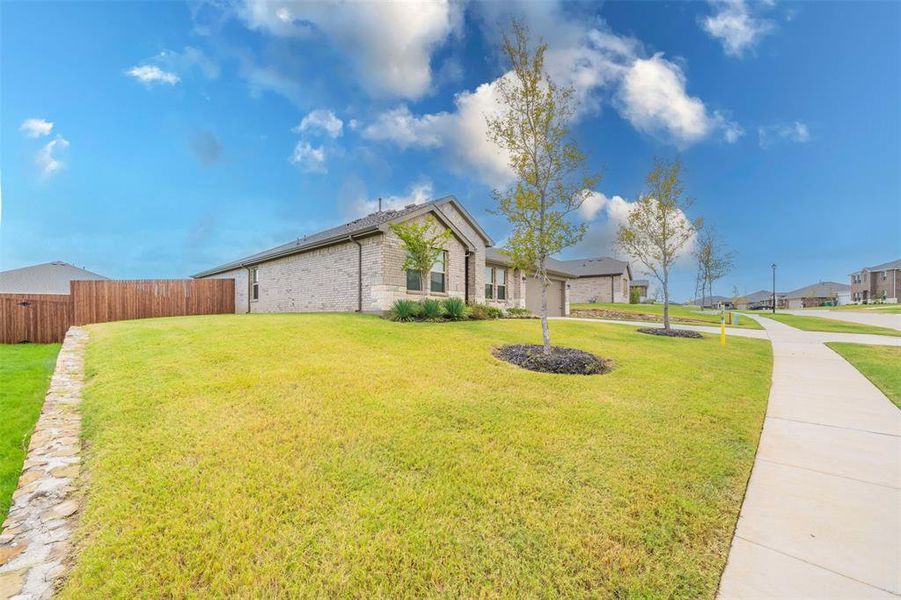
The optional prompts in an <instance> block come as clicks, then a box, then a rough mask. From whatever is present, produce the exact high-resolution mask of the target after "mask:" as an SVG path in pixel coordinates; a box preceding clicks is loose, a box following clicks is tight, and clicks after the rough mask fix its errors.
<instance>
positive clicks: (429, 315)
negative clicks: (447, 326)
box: [420, 298, 444, 321]
mask: <svg viewBox="0 0 901 600" xmlns="http://www.w3.org/2000/svg"><path fill="white" fill-rule="evenodd" d="M420 306H421V307H422V318H423V319H425V320H426V321H440V320H441V317H443V316H444V307H443V306H441V301H440V300H436V299H434V298H424V299H423V300H422V301H421V302H420Z"/></svg>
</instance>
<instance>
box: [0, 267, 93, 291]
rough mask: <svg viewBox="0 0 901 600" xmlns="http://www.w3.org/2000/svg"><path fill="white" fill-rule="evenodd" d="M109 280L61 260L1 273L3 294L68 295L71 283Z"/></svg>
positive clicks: (0, 286)
mask: <svg viewBox="0 0 901 600" xmlns="http://www.w3.org/2000/svg"><path fill="white" fill-rule="evenodd" d="M92 279H108V277H104V276H103V275H100V274H98V273H94V272H92V271H88V270H87V269H82V268H79V267H76V266H75V265H71V264H69V263H67V262H63V261H61V260H57V261H53V262H48V263H42V264H39V265H32V266H30V267H22V268H21V269H10V270H9V271H3V272H0V293H3V294H68V293H69V282H70V281H80V280H92Z"/></svg>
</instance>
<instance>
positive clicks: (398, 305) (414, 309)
mask: <svg viewBox="0 0 901 600" xmlns="http://www.w3.org/2000/svg"><path fill="white" fill-rule="evenodd" d="M421 316H422V305H421V304H419V302H414V301H412V300H395V301H394V304H392V305H391V310H389V311H388V318H389V319H390V320H392V321H415V320H416V319H418V318H420V317H421Z"/></svg>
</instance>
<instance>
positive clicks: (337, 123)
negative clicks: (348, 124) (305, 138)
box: [292, 108, 344, 139]
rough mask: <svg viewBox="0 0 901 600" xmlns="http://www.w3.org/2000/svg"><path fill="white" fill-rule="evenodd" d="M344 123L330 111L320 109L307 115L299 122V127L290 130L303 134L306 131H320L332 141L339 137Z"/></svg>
mask: <svg viewBox="0 0 901 600" xmlns="http://www.w3.org/2000/svg"><path fill="white" fill-rule="evenodd" d="M343 126H344V123H343V122H342V121H341V119H339V118H338V117H336V116H335V113H333V112H332V111H330V110H326V109H324V108H320V109H317V110H314V111H312V112H310V113H309V114H307V116H305V117H304V118H303V119H302V120H301V121H300V125H298V126H297V127H295V128H294V129H292V131H294V132H295V133H305V132H307V131H311V132H315V131H321V132H323V133H325V134H326V135H328V136H329V137H330V138H332V139H334V138H336V137H339V136H340V135H341V129H342V127H343Z"/></svg>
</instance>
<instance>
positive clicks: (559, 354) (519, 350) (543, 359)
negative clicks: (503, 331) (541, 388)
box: [494, 344, 613, 375]
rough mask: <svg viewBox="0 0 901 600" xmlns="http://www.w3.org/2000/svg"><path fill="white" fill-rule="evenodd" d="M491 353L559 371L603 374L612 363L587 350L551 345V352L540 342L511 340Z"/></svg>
mask: <svg viewBox="0 0 901 600" xmlns="http://www.w3.org/2000/svg"><path fill="white" fill-rule="evenodd" d="M494 356H495V357H497V358H499V359H500V360H503V361H506V362H508V363H512V364H514V365H516V366H518V367H522V368H523V369H529V370H530V371H538V372H540V373H559V374H563V375H603V374H604V373H609V372H610V370H611V369H612V366H613V363H612V361H610V360H607V359H603V358H601V357H600V356H596V355H594V354H591V353H590V352H585V351H584V350H576V349H575V348H561V347H559V346H552V347H551V353H550V354H545V353H544V347H543V346H538V345H532V344H513V345H509V346H502V347H501V348H497V349H495V350H494Z"/></svg>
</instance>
